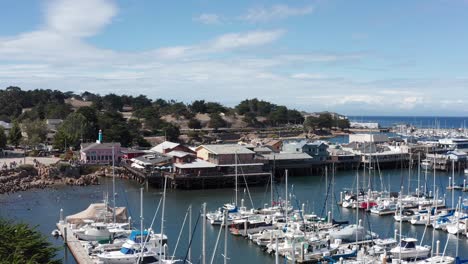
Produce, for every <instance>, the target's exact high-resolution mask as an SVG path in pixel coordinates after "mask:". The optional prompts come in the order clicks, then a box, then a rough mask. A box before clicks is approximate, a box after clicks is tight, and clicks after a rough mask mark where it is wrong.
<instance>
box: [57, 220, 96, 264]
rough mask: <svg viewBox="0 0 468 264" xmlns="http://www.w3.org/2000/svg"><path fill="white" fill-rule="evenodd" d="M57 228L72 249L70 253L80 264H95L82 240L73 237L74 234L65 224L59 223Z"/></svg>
mask: <svg viewBox="0 0 468 264" xmlns="http://www.w3.org/2000/svg"><path fill="white" fill-rule="evenodd" d="M57 228H58V230H60V233H61V234H62V238H63V242H64V243H65V244H66V246H67V247H68V248H69V249H70V252H71V253H72V255H73V257H74V258H75V260H76V262H77V263H78V264H95V262H94V261H93V260H92V259H91V257H90V256H89V255H88V252H86V250H85V248H84V247H83V245H82V244H81V242H80V240H78V238H76V237H75V236H74V235H73V232H72V231H71V230H70V229H69V228H68V226H67V224H66V223H65V222H59V223H57Z"/></svg>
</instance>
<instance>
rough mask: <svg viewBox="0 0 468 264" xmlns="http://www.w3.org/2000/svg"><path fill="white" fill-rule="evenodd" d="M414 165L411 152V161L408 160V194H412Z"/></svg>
mask: <svg viewBox="0 0 468 264" xmlns="http://www.w3.org/2000/svg"><path fill="white" fill-rule="evenodd" d="M412 165H413V162H412V160H411V153H410V155H409V161H408V196H409V195H411V166H412Z"/></svg>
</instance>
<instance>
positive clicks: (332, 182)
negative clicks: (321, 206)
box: [303, 162, 335, 220]
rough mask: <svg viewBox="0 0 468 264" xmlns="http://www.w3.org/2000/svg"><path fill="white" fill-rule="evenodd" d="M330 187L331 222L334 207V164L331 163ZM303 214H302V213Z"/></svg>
mask: <svg viewBox="0 0 468 264" xmlns="http://www.w3.org/2000/svg"><path fill="white" fill-rule="evenodd" d="M331 185H332V186H331V187H332V192H331V199H332V201H331V218H332V220H333V209H334V207H335V162H333V163H332V180H331ZM303 214H304V212H303Z"/></svg>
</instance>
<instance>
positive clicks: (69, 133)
mask: <svg viewBox="0 0 468 264" xmlns="http://www.w3.org/2000/svg"><path fill="white" fill-rule="evenodd" d="M87 131H88V121H87V120H86V118H85V117H84V116H83V115H82V114H80V113H72V114H69V115H68V116H67V118H66V119H65V120H64V121H63V123H62V124H61V125H60V126H59V128H58V130H57V133H56V134H55V136H54V148H57V149H62V147H63V148H65V147H68V146H72V147H74V148H77V147H78V146H79V145H80V143H81V139H82V138H83V136H84V135H85V133H86V132H87Z"/></svg>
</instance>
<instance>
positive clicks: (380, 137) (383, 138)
mask: <svg viewBox="0 0 468 264" xmlns="http://www.w3.org/2000/svg"><path fill="white" fill-rule="evenodd" d="M349 142H359V143H369V142H372V143H385V142H388V136H387V135H385V134H350V135H349Z"/></svg>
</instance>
